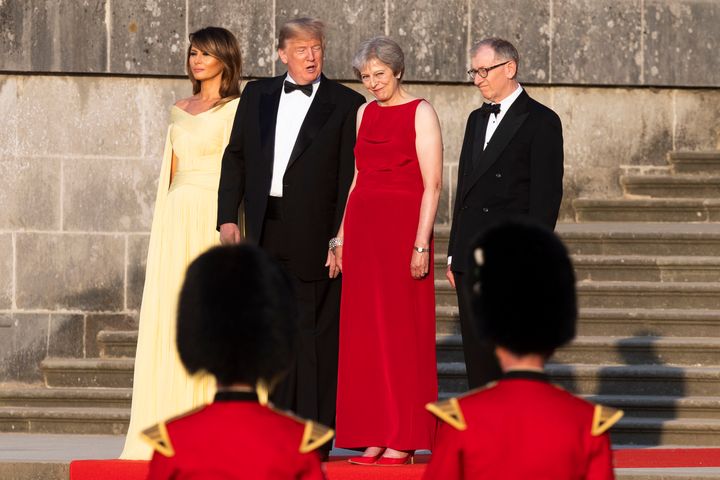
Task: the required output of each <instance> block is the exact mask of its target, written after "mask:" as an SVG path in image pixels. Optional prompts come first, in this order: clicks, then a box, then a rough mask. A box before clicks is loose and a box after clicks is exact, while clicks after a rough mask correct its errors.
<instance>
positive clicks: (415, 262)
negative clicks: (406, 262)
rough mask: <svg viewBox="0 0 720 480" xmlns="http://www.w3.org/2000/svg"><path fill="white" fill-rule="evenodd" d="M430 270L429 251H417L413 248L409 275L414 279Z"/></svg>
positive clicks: (423, 275) (419, 277) (422, 276)
mask: <svg viewBox="0 0 720 480" xmlns="http://www.w3.org/2000/svg"><path fill="white" fill-rule="evenodd" d="M429 271H430V252H422V253H420V252H418V251H417V250H415V249H413V253H412V258H411V259H410V275H412V277H413V278H414V279H416V280H420V279H421V278H424V277H425V275H427V274H428V272H429Z"/></svg>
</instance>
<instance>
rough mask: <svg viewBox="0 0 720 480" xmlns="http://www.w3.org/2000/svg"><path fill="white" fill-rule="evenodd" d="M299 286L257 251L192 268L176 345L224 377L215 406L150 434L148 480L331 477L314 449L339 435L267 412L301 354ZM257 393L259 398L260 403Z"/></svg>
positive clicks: (229, 250)
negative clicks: (274, 388)
mask: <svg viewBox="0 0 720 480" xmlns="http://www.w3.org/2000/svg"><path fill="white" fill-rule="evenodd" d="M296 317H297V311H296V306H295V300H294V296H293V292H292V286H291V281H290V279H289V277H288V276H287V274H286V273H284V271H283V270H282V269H281V267H280V266H279V265H278V264H277V263H276V262H275V261H274V260H272V259H271V258H270V257H269V256H268V255H267V254H266V253H264V252H263V251H261V250H260V249H259V248H256V247H253V246H250V245H246V244H243V245H237V246H229V247H216V248H214V249H212V250H209V251H208V252H206V253H204V254H203V255H201V256H200V257H198V259H197V260H195V261H194V262H193V263H192V264H191V265H190V267H189V268H188V271H187V275H186V278H185V283H184V286H183V289H182V292H181V295H180V303H179V307H178V324H177V329H178V334H177V344H178V351H179V354H180V359H181V360H182V362H183V364H184V365H185V367H186V368H187V370H188V371H189V372H190V373H195V372H198V371H201V370H204V371H207V372H209V373H211V374H213V375H214V376H215V377H216V379H217V384H218V392H217V394H216V395H215V400H214V402H213V403H211V404H209V405H207V406H204V407H201V408H199V409H196V410H194V411H191V412H188V413H186V414H184V415H181V416H179V417H176V418H173V419H171V420H168V421H166V422H162V423H160V424H158V425H155V426H154V427H152V428H149V429H147V430H145V431H144V432H143V436H144V438H145V440H147V441H148V442H150V444H151V445H152V446H153V448H154V450H155V452H154V455H153V458H152V462H151V463H150V473H149V476H148V479H149V480H161V479H171V478H172V479H190V478H213V479H215V478H217V479H220V478H222V479H240V478H242V479H287V478H295V479H313V480H314V479H323V478H325V475H324V473H323V470H322V467H321V463H320V457H319V455H318V453H317V451H315V450H316V449H317V448H319V447H321V446H322V445H324V444H325V443H327V442H328V441H329V440H330V439H331V438H332V436H333V434H334V432H333V431H332V430H331V429H329V428H327V427H324V426H323V425H320V424H318V423H315V422H312V421H304V420H300V419H298V418H296V417H294V416H292V415H290V414H288V413H284V412H280V411H277V410H275V409H273V408H272V407H271V406H270V405H267V404H266V403H267V390H266V389H265V388H256V386H257V385H261V386H262V385H272V384H274V383H275V382H276V381H277V380H278V379H279V377H280V375H281V373H282V372H283V371H284V369H285V368H287V365H288V364H289V363H290V359H291V358H292V354H293V353H294V349H295V344H294V339H295V334H296V329H297V326H296V321H297V319H296ZM258 394H259V395H260V397H261V398H258Z"/></svg>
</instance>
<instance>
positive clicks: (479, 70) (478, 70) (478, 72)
mask: <svg viewBox="0 0 720 480" xmlns="http://www.w3.org/2000/svg"><path fill="white" fill-rule="evenodd" d="M510 62H511V60H508V61H507V62H503V63H498V64H497V65H493V66H492V67H487V68H485V67H480V68H471V69H470V70H468V71H467V74H468V75H470V80H475V75H480V78H487V76H488V73H490V70H492V69H494V68H498V67H502V66H503V65H505V64H506V63H510Z"/></svg>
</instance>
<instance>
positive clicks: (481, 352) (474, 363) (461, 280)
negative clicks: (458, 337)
mask: <svg viewBox="0 0 720 480" xmlns="http://www.w3.org/2000/svg"><path fill="white" fill-rule="evenodd" d="M453 275H454V276H455V286H456V287H457V296H458V308H459V310H460V332H461V334H462V340H463V353H464V354H465V367H466V370H467V377H468V386H469V388H470V389H473V388H478V387H482V386H483V385H485V384H487V383H488V382H492V381H495V380H498V379H499V378H500V377H501V376H502V370H501V369H500V364H499V363H498V360H497V357H496V356H495V345H494V344H493V343H492V342H491V341H489V340H488V339H486V338H481V337H480V335H479V333H478V329H477V328H476V327H475V325H476V322H477V321H476V319H475V316H474V315H473V311H472V298H471V292H472V285H469V277H468V276H467V275H466V274H464V273H459V272H453Z"/></svg>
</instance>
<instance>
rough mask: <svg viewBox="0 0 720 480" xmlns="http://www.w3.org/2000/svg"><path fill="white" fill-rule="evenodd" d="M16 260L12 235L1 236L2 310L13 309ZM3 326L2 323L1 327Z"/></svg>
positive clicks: (0, 279) (0, 304) (0, 290)
mask: <svg viewBox="0 0 720 480" xmlns="http://www.w3.org/2000/svg"><path fill="white" fill-rule="evenodd" d="M0 203H1V202H0ZM14 260H15V252H14V250H13V241H12V235H11V234H9V233H3V234H0V309H2V310H10V309H11V308H12V300H13V263H14ZM2 326H3V325H2V322H1V321H0V327H2ZM0 332H1V330H0ZM0 335H2V333H0Z"/></svg>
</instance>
